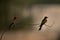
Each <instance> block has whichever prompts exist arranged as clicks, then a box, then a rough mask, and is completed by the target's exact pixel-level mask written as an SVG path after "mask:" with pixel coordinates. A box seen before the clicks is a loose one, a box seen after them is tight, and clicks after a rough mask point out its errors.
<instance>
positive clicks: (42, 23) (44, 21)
mask: <svg viewBox="0 0 60 40" xmlns="http://www.w3.org/2000/svg"><path fill="white" fill-rule="evenodd" d="M47 18H48V17H47V16H45V17H44V19H43V20H42V22H41V25H40V28H39V30H41V28H42V26H43V25H44V24H45V23H46V22H47Z"/></svg>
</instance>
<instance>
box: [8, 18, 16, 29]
mask: <svg viewBox="0 0 60 40" xmlns="http://www.w3.org/2000/svg"><path fill="white" fill-rule="evenodd" d="M15 20H16V17H14V18H13V22H12V23H11V24H10V25H9V28H8V29H9V30H10V29H11V28H12V26H13V25H14V22H15Z"/></svg>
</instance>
